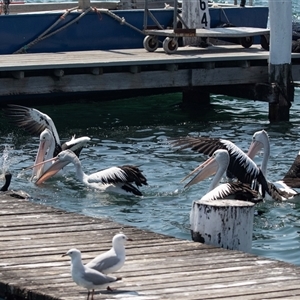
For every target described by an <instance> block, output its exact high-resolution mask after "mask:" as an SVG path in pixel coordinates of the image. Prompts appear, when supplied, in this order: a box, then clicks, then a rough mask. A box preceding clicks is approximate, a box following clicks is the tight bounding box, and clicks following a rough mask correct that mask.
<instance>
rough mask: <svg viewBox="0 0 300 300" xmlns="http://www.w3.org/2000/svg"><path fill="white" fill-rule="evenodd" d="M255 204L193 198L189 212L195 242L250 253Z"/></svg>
mask: <svg viewBox="0 0 300 300" xmlns="http://www.w3.org/2000/svg"><path fill="white" fill-rule="evenodd" d="M253 218H254V203H252V202H246V201H239V200H213V201H212V200H199V201H194V202H193V206H192V210H191V213H190V223H191V234H192V238H193V240H194V241H197V242H201V243H204V244H209V245H214V246H217V247H221V248H225V249H231V250H240V251H244V252H251V248H252V232H253Z"/></svg>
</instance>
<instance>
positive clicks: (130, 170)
mask: <svg viewBox="0 0 300 300" xmlns="http://www.w3.org/2000/svg"><path fill="white" fill-rule="evenodd" d="M88 182H89V183H98V182H101V183H103V184H116V183H130V182H134V183H135V184H136V185H137V186H141V185H143V184H144V185H147V180H146V178H145V177H144V176H143V175H142V173H141V171H140V170H139V169H138V168H137V167H135V166H129V165H127V166H122V167H111V168H108V169H105V170H102V171H99V172H97V173H94V174H91V175H89V178H88Z"/></svg>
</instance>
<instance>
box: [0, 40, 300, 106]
mask: <svg viewBox="0 0 300 300" xmlns="http://www.w3.org/2000/svg"><path fill="white" fill-rule="evenodd" d="M268 58H269V52H268V51H265V50H262V49H260V46H255V45H253V46H252V47H251V48H249V49H245V48H243V47H242V46H240V45H230V46H224V45H222V46H221V45H220V46H214V47H208V48H194V47H180V48H179V49H178V51H177V52H176V53H174V54H172V55H167V54H166V53H165V52H164V51H163V49H162V48H159V49H158V50H156V51H155V52H153V53H150V52H147V51H146V50H145V49H130V50H126V49H121V50H109V51H84V52H67V53H37V54H12V55H0V96H3V97H6V98H9V97H10V98H11V100H12V101H16V98H15V97H16V96H18V95H19V96H28V97H29V96H32V95H42V94H47V95H51V94H57V93H78V92H84V93H85V92H97V93H100V92H113V91H121V90H122V91H134V90H143V89H148V90H153V89H170V90H171V91H174V90H175V89H177V90H178V89H183V88H191V87H206V88H208V89H212V88H213V87H217V88H222V87H226V86H227V87H230V86H231V85H234V86H235V89H234V90H237V88H236V87H237V85H243V84H244V85H245V84H247V85H249V84H253V85H255V84H257V83H266V82H268V80H269V75H268ZM292 65H293V66H292V72H293V80H294V81H299V80H300V54H296V53H293V54H292ZM229 90H231V91H232V89H229ZM242 91H244V88H243V89H242ZM209 92H213V90H209ZM218 92H219V91H218ZM225 94H226V93H225ZM242 94H245V93H242ZM247 97H249V96H248V95H247ZM3 99H4V98H2V99H1V101H3ZM247 99H252V98H247ZM253 100H263V99H261V98H260V99H253Z"/></svg>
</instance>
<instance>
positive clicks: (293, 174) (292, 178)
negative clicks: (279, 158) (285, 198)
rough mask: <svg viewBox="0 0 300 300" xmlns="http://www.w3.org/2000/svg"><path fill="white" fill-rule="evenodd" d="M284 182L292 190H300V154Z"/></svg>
mask: <svg viewBox="0 0 300 300" xmlns="http://www.w3.org/2000/svg"><path fill="white" fill-rule="evenodd" d="M283 182H284V183H285V184H286V185H288V186H289V187H291V188H300V153H298V155H297V156H296V158H295V160H294V162H293V164H292V165H291V167H290V169H289V170H288V172H287V173H286V175H285V176H284V178H283Z"/></svg>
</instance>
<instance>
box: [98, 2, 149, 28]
mask: <svg viewBox="0 0 300 300" xmlns="http://www.w3.org/2000/svg"><path fill="white" fill-rule="evenodd" d="M94 10H95V11H97V12H102V13H105V14H107V15H108V16H110V17H112V18H113V19H115V20H117V21H118V22H120V24H121V25H126V26H128V27H130V28H131V29H133V30H135V31H137V32H139V33H141V34H144V32H143V31H142V30H140V29H138V28H137V27H135V26H133V25H131V24H129V23H128V22H126V20H125V18H124V17H123V18H121V17H119V16H118V15H116V14H114V13H113V12H111V11H110V10H108V9H103V8H102V9H101V8H100V9H97V8H95V9H94Z"/></svg>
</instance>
